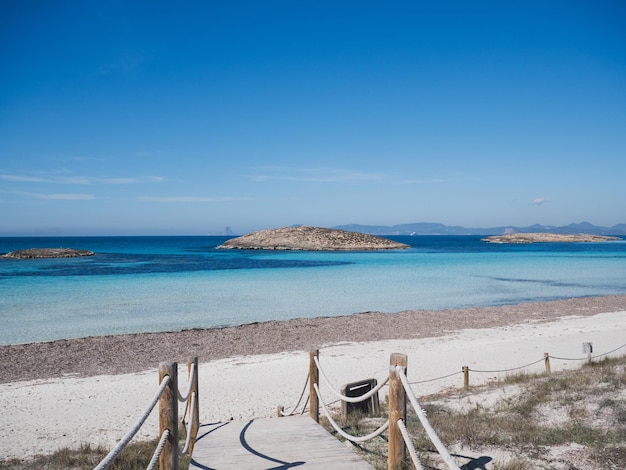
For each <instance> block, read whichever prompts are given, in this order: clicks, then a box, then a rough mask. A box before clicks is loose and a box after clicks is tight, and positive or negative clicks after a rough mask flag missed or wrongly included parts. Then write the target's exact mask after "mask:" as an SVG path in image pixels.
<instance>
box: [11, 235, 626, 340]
mask: <svg viewBox="0 0 626 470" xmlns="http://www.w3.org/2000/svg"><path fill="white" fill-rule="evenodd" d="M229 238H232V237H218V236H189V237H184V236H164V237H158V236H149V237H140V236H134V237H2V238H0V253H7V252H10V251H15V250H20V249H27V248H44V247H45V248H56V247H66V248H75V249H85V250H90V251H93V252H95V253H96V254H95V256H90V257H82V258H64V259H37V260H14V259H6V258H0V322H1V324H2V328H0V345H7V344H21V343H31V342H42V341H52V340H58V339H72V338H79V337H85V336H102V335H113V334H126V333H144V332H161V331H176V330H182V329H191V328H211V327H224V326H235V325H242V324H247V323H254V322H263V321H269V320H288V319H293V318H312V317H320V316H339V315H349V314H352V313H360V312H367V311H381V312H386V313H394V312H399V311H402V310H443V309H448V308H465V307H478V306H494V305H509V304H519V303H524V302H534V301H547V300H558V299H566V298H572V297H591V296H603V295H614V294H626V241H624V240H622V241H616V242H603V243H536V244H530V245H500V244H489V243H486V242H483V241H481V238H482V237H481V236H469V235H468V236H450V235H446V236H434V235H432V236H431V235H429V236H388V237H386V238H390V239H393V240H396V241H399V242H402V243H406V244H409V245H410V246H411V248H409V249H407V250H393V251H376V252H371V251H369V252H358V251H350V252H329V251H325V252H312V251H256V250H218V249H217V248H216V247H217V246H218V245H220V244H221V243H223V242H224V241H225V240H227V239H229Z"/></svg>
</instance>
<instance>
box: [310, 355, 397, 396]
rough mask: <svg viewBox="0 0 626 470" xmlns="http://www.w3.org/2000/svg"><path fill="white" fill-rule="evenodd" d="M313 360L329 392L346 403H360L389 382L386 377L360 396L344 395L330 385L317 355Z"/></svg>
mask: <svg viewBox="0 0 626 470" xmlns="http://www.w3.org/2000/svg"><path fill="white" fill-rule="evenodd" d="M313 360H314V361H315V365H316V366H317V370H319V371H320V372H321V375H322V378H323V379H324V382H326V385H328V387H329V388H330V390H331V392H333V393H334V394H335V396H336V397H337V398H339V399H340V400H342V401H347V402H348V403H360V402H362V401H365V400H367V399H368V398H371V397H372V396H373V395H375V394H376V393H378V391H379V390H380V389H381V388H383V387H384V386H385V385H387V382H389V377H386V378H385V380H384V381H382V382H381V383H379V384H378V385H376V387H374V388H373V389H371V390H370V391H369V392H367V393H365V394H363V395H361V396H358V397H347V396H345V395H342V394H341V393H340V392H338V391H336V390H335V388H334V387H333V386H332V384H331V383H330V381H329V380H328V377H326V374H325V373H324V369H322V368H321V367H320V363H319V359H318V358H317V357H314V358H313Z"/></svg>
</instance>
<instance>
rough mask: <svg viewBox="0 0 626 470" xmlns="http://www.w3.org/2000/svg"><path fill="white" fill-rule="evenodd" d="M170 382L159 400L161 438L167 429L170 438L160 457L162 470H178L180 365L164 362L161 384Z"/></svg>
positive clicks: (160, 366)
mask: <svg viewBox="0 0 626 470" xmlns="http://www.w3.org/2000/svg"><path fill="white" fill-rule="evenodd" d="M167 376H169V378H170V381H169V383H168V384H167V387H165V389H164V390H163V394H162V395H161V399H160V400H159V436H162V435H163V432H165V430H166V429H168V430H169V433H170V434H169V436H168V438H167V441H166V442H165V446H164V447H163V452H161V456H160V457H159V468H160V469H161V470H178V392H177V389H178V364H177V363H176V362H162V363H160V364H159V384H160V383H161V382H162V381H163V379H164V378H165V377H167Z"/></svg>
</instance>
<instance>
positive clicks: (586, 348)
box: [583, 343, 593, 365]
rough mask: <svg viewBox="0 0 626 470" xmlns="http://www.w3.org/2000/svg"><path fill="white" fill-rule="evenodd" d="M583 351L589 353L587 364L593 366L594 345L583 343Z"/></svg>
mask: <svg viewBox="0 0 626 470" xmlns="http://www.w3.org/2000/svg"><path fill="white" fill-rule="evenodd" d="M583 351H586V352H587V364H589V365H591V363H592V360H591V353H592V352H593V344H591V343H583Z"/></svg>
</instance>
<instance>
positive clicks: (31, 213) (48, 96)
mask: <svg viewBox="0 0 626 470" xmlns="http://www.w3.org/2000/svg"><path fill="white" fill-rule="evenodd" d="M625 24H626V3H624V2H621V1H614V2H611V1H595V0H594V1H588V2H579V1H564V2H557V1H541V2H535V1H524V2H506V1H494V2H490V1H473V2H469V1H463V2H454V1H441V2H435V1H432V2H417V1H416V2H413V1H411V2H403V1H400V2H368V1H358V2H357V1H354V2H345V1H333V2H326V1H314V2H309V1H271V0H269V1H263V2H260V1H255V2H247V1H237V0H233V1H220V2H218V1H198V2H192V1H182V2H170V1H159V0H154V1H115V0H113V1H106V2H103V1H87V0H86V1H64V0H59V1H54V2H50V1H33V0H23V1H13V2H9V1H5V2H2V3H1V4H0V60H1V63H2V69H3V72H2V73H1V74H0V234H2V235H31V234H37V235H56V234H66V235H92V234H93V235H114V234H121V235H141V234H147V235H151V234H163V235H175V234H190V235H195V234H198V235H200V234H214V233H219V232H221V231H223V230H224V228H225V227H226V226H230V227H232V230H233V231H234V232H236V233H246V232H249V231H252V230H258V229H264V228H271V227H279V226H285V225H292V224H307V225H318V226H326V227H331V226H335V225H340V224H348V223H358V224H381V225H393V224H400V223H410V222H439V223H444V224H449V225H465V226H469V227H493V226H501V225H517V226H525V225H531V224H534V223H541V224H546V225H565V224H569V223H572V222H581V221H589V222H591V223H594V224H597V225H606V226H612V225H615V224H618V223H626V183H625V180H626V176H625V175H626V27H625V26H624V25H625Z"/></svg>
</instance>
